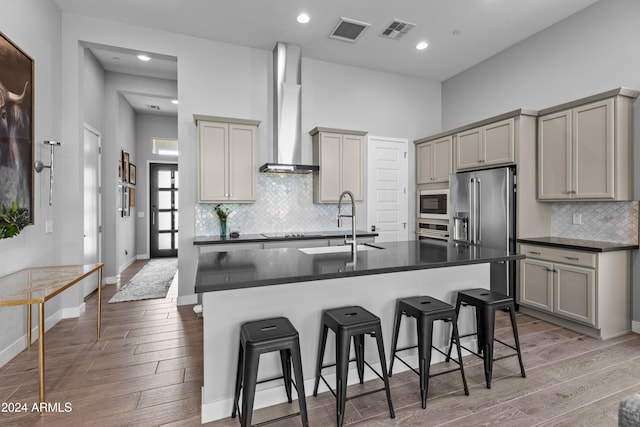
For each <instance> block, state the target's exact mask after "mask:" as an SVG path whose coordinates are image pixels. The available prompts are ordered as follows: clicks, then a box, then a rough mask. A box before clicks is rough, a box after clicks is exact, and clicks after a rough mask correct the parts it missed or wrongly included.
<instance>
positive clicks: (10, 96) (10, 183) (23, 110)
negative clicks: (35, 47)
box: [0, 32, 34, 224]
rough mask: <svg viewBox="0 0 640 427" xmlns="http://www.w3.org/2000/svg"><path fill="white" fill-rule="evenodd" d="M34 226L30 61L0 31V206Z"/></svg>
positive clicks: (31, 67)
mask: <svg viewBox="0 0 640 427" xmlns="http://www.w3.org/2000/svg"><path fill="white" fill-rule="evenodd" d="M13 202H16V203H17V205H18V207H19V208H20V209H23V210H28V212H29V222H30V223H31V224H33V208H34V200H33V59H32V58H31V57H30V56H29V55H27V54H26V53H25V52H24V51H23V50H22V49H20V48H19V47H18V46H17V45H16V44H15V43H13V42H12V41H11V40H10V39H9V38H7V37H6V36H5V35H4V34H2V33H1V32H0V205H4V206H5V207H7V209H8V208H10V207H11V205H12V203H13Z"/></svg>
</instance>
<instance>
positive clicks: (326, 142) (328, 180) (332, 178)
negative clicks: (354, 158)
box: [319, 133, 342, 202]
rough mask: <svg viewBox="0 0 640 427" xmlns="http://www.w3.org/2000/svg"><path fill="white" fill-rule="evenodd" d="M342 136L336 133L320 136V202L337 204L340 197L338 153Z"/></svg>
mask: <svg viewBox="0 0 640 427" xmlns="http://www.w3.org/2000/svg"><path fill="white" fill-rule="evenodd" d="M341 145H342V135H340V134H337V133H321V134H320V147H319V157H320V162H319V164H320V177H319V178H320V182H319V190H320V201H322V202H331V201H334V202H337V201H338V197H340V192H341V187H340V169H341V165H340V152H341Z"/></svg>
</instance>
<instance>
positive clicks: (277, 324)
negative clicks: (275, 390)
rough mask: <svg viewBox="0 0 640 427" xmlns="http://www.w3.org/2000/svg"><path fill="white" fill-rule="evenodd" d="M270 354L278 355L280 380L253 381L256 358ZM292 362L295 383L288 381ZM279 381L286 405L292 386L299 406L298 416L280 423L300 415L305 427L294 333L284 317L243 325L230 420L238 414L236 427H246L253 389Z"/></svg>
mask: <svg viewBox="0 0 640 427" xmlns="http://www.w3.org/2000/svg"><path fill="white" fill-rule="evenodd" d="M272 351H280V363H281V364H282V376H278V377H274V378H268V379H264V380H261V381H257V377H258V362H259V361H260V355H261V354H264V353H270V352H272ZM292 362H293V372H294V375H295V379H296V381H295V383H294V382H293V381H292V379H291V365H292ZM279 379H284V387H285V391H286V393H287V400H288V401H289V403H291V402H292V400H291V384H292V383H293V385H294V386H295V388H296V391H297V392H298V404H299V405H300V412H296V413H295V414H291V415H287V416H285V417H282V418H280V419H284V418H289V417H294V416H297V415H300V416H301V417H302V425H303V426H305V427H307V426H308V425H309V420H308V417H307V404H306V400H305V394H304V378H303V376H302V360H301V357H300V339H299V337H298V331H297V330H296V329H295V328H294V327H293V325H292V324H291V322H290V321H289V319H287V318H286V317H276V318H273V319H263V320H257V321H253V322H247V323H244V324H243V325H242V326H241V327H240V351H239V353H238V370H237V372H236V388H235V397H234V401H233V411H232V413H231V418H235V417H236V412H239V415H240V425H242V427H250V426H251V417H252V414H253V401H254V397H255V392H256V385H257V384H262V383H265V382H267V381H274V380H279ZM241 389H242V411H240V408H239V400H240V390H241ZM272 421H275V420H272ZM269 422H271V421H269ZM262 424H265V423H262Z"/></svg>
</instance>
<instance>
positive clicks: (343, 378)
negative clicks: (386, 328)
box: [313, 306, 395, 427]
mask: <svg viewBox="0 0 640 427" xmlns="http://www.w3.org/2000/svg"><path fill="white" fill-rule="evenodd" d="M329 329H331V330H332V331H333V332H334V333H335V334H336V363H334V364H330V365H323V360H324V351H325V348H326V345H327V334H328V331H329ZM364 334H369V335H370V336H372V337H374V338H375V339H376V344H377V346H378V356H379V357H380V364H381V366H382V368H381V369H382V375H380V374H379V373H378V372H376V371H375V370H374V369H373V368H372V367H371V365H369V364H368V363H367V362H366V361H365V360H364ZM351 338H353V343H354V349H355V356H356V358H355V359H354V360H350V359H349V353H350V346H351ZM353 361H355V362H356V366H357V369H358V377H359V379H360V384H362V383H363V382H364V366H365V365H367V366H368V367H369V368H370V369H371V370H372V371H373V372H374V373H375V374H376V375H377V376H378V377H379V378H380V379H381V380H383V382H384V388H381V389H379V390H374V391H370V392H366V393H363V394H361V395H357V396H351V397H350V399H353V398H355V397H359V396H362V395H364V394H370V393H372V392H377V391H382V390H383V389H384V390H385V392H386V394H387V404H388V405H389V414H390V416H391V418H395V413H394V411H393V404H392V403H391V391H390V389H389V378H388V376H387V367H386V365H387V362H386V359H385V355H384V343H383V341H382V328H381V326H380V318H379V317H377V316H375V315H374V314H372V313H370V312H369V311H367V310H365V309H364V308H362V307H360V306H349V307H342V308H336V309H330V310H325V311H323V312H322V327H321V332H320V342H319V344H318V360H317V363H316V379H315V386H314V388H313V395H314V396H317V395H318V386H319V384H320V379H322V381H323V382H324V383H325V384H326V386H327V387H328V388H329V390H330V391H331V393H332V394H333V395H334V396H335V397H336V417H337V424H338V427H342V425H343V423H344V415H345V403H346V400H347V375H348V371H349V362H353ZM331 366H335V367H336V391H334V390H333V389H332V388H331V386H330V385H329V383H327V380H325V378H324V377H323V376H322V369H324V368H328V367H331Z"/></svg>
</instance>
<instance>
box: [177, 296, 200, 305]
mask: <svg viewBox="0 0 640 427" xmlns="http://www.w3.org/2000/svg"><path fill="white" fill-rule="evenodd" d="M197 303H198V295H197V294H191V295H183V296H181V297H178V305H194V304H197Z"/></svg>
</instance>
